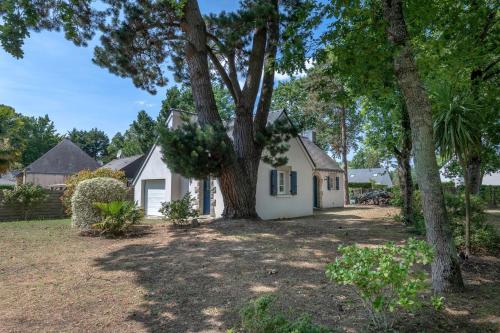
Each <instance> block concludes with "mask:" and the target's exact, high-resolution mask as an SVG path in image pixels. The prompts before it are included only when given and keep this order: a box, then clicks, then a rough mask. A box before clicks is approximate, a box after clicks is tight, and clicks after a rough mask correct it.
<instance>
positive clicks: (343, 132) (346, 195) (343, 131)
mask: <svg viewBox="0 0 500 333" xmlns="http://www.w3.org/2000/svg"><path fill="white" fill-rule="evenodd" d="M340 126H341V136H342V164H343V166H344V204H345V205H349V169H348V165H347V164H348V162H347V124H346V110H345V107H342V108H341V109H340Z"/></svg>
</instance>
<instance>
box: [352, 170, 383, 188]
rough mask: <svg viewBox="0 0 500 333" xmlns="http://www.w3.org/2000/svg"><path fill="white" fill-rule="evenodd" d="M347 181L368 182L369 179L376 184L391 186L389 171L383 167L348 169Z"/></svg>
mask: <svg viewBox="0 0 500 333" xmlns="http://www.w3.org/2000/svg"><path fill="white" fill-rule="evenodd" d="M348 173H349V183H370V180H373V181H375V183H376V184H381V185H386V186H388V187H392V180H391V176H390V175H389V171H387V170H386V169H384V168H373V169H349V171H348Z"/></svg>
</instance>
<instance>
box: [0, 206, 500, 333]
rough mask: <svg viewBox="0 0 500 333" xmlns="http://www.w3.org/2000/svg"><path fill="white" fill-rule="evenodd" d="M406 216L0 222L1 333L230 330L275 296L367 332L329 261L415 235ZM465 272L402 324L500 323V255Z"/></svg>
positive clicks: (335, 325) (335, 213)
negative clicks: (437, 303) (95, 225)
mask: <svg viewBox="0 0 500 333" xmlns="http://www.w3.org/2000/svg"><path fill="white" fill-rule="evenodd" d="M395 212H396V211H395V209H393V208H372V207H351V208H346V209H341V210H330V211H323V212H320V213H318V214H316V215H315V216H314V217H310V218H302V219H292V220H284V221H267V222H253V221H216V222H213V223H209V224H202V226H200V227H199V228H195V229H187V230H180V229H173V228H171V227H169V226H166V225H163V224H161V223H156V224H151V225H150V226H149V227H148V228H147V229H146V230H147V232H146V233H145V234H144V235H142V236H140V237H136V238H128V239H102V238H91V237H81V236H78V235H77V234H76V232H75V231H74V230H72V229H71V228H70V225H69V221H68V220H58V221H33V222H5V223H0V332H174V333H183V332H224V331H225V330H226V329H228V328H230V327H233V326H235V325H236V324H237V323H238V319H239V317H238V310H239V308H240V307H241V305H242V304H244V303H245V302H246V301H248V300H249V299H251V298H254V297H257V296H259V295H262V294H265V293H275V294H276V295H277V296H278V303H279V306H280V307H282V308H283V309H284V310H285V311H286V313H288V314H289V315H291V316H293V315H295V314H298V313H303V312H308V313H310V314H312V316H313V318H314V320H315V321H316V322H318V323H321V324H325V325H328V326H329V327H331V328H332V330H334V331H341V332H342V331H347V332H358V331H364V330H365V329H366V326H365V325H366V317H365V314H364V312H363V308H362V306H361V303H360V302H359V301H358V300H357V299H356V298H355V296H354V294H353V293H352V291H350V289H349V288H346V287H341V286H336V285H334V284H332V283H330V282H329V281H327V279H326V278H325V275H324V266H325V265H326V264H327V263H328V262H331V261H332V260H334V258H335V256H336V254H337V253H336V248H337V247H338V245H340V244H347V243H359V244H365V245H374V244H380V243H382V242H385V241H388V240H392V241H401V240H404V239H406V238H408V237H410V236H411V235H410V234H409V233H408V231H407V230H405V228H404V227H403V226H401V225H399V224H397V223H395V222H392V219H391V216H392V215H393V214H394V213H395ZM497 213H498V212H497ZM493 223H500V222H499V215H498V214H496V215H494V221H493ZM464 275H465V279H466V283H467V291H466V292H465V293H464V294H460V295H452V296H449V297H448V300H447V307H446V309H445V311H444V312H443V313H442V314H432V313H431V312H428V311H424V312H423V313H421V315H419V316H416V317H412V316H409V315H406V316H404V318H403V320H401V322H400V323H399V328H400V331H408V332H413V331H419V332H422V331H426V332H498V331H500V311H499V309H500V259H499V258H495V257H474V258H472V259H471V260H470V262H469V263H468V264H467V265H466V266H465V267H464Z"/></svg>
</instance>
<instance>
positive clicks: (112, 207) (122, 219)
mask: <svg viewBox="0 0 500 333" xmlns="http://www.w3.org/2000/svg"><path fill="white" fill-rule="evenodd" d="M94 205H95V206H96V207H97V208H98V209H99V210H100V212H101V216H102V221H101V222H97V223H94V224H93V225H92V226H91V228H92V229H94V230H99V231H100V232H101V234H110V235H113V236H118V235H122V234H124V233H125V232H126V231H127V230H128V229H129V228H130V227H131V226H132V225H134V224H136V223H137V222H139V221H140V220H141V219H142V218H143V217H144V214H143V212H142V210H141V209H140V208H138V207H137V206H136V205H135V203H133V202H131V201H111V202H96V203H95V204H94Z"/></svg>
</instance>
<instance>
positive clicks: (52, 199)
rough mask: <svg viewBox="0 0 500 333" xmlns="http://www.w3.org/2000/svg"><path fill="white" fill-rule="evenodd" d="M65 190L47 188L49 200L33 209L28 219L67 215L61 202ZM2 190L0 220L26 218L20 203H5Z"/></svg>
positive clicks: (0, 194) (0, 195)
mask: <svg viewBox="0 0 500 333" xmlns="http://www.w3.org/2000/svg"><path fill="white" fill-rule="evenodd" d="M62 194H63V191H49V190H47V200H46V201H44V202H43V203H41V204H40V205H38V206H37V207H36V208H34V209H33V212H32V213H31V214H30V215H29V216H28V219H32V220H33V219H36V220H43V219H54V218H64V217H67V215H66V213H65V212H64V207H63V205H62V202H61V199H60V197H61V195H62ZM2 196H3V194H2V192H1V191H0V221H15V220H24V219H25V216H24V214H25V213H24V210H23V207H22V206H21V205H19V204H14V205H13V204H8V205H7V204H3V203H1V202H2Z"/></svg>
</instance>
